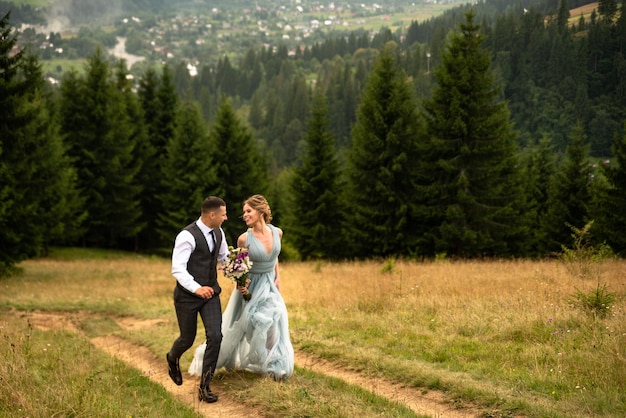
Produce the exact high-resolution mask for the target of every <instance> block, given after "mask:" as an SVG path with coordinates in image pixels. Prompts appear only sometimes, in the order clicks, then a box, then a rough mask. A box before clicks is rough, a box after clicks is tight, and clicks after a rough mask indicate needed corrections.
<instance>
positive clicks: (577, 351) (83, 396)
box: [0, 249, 626, 418]
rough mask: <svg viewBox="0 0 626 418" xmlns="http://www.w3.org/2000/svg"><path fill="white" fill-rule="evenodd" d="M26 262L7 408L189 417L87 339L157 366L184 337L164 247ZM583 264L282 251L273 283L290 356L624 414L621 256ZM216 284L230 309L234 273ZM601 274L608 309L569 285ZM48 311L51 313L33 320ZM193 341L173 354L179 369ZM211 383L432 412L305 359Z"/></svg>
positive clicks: (377, 409) (395, 411)
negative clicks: (280, 374)
mask: <svg viewBox="0 0 626 418" xmlns="http://www.w3.org/2000/svg"><path fill="white" fill-rule="evenodd" d="M19 267H20V268H21V270H22V272H21V274H19V275H17V276H15V277H10V278H2V279H0V286H1V287H2V292H0V337H1V338H2V339H3V341H5V343H3V344H0V358H2V359H3V361H2V362H0V377H1V378H0V416H29V417H50V416H76V417H78V416H81V417H83V416H84V417H87V416H89V417H92V416H93V417H100V416H102V417H104V416H120V417H121V416H142V417H148V416H150V417H151V416H154V417H157V416H169V417H195V416H197V415H195V414H193V413H192V412H191V411H190V409H189V405H188V404H186V403H185V402H183V401H181V400H176V398H175V397H174V396H173V395H171V392H170V391H171V388H172V386H174V385H173V384H172V383H171V381H167V380H166V381H165V382H164V383H163V385H160V384H157V383H155V382H153V381H152V380H149V379H148V378H147V377H146V376H144V375H142V374H141V373H140V372H139V371H138V370H134V369H133V368H131V367H129V366H125V365H123V364H121V363H120V362H118V361H116V360H115V358H112V357H110V356H108V355H106V354H105V353H104V352H102V351H101V350H99V349H97V348H96V347H94V346H93V345H92V343H90V342H93V341H94V340H98V339H103V338H107V337H111V338H115V339H116V341H127V342H129V343H131V344H133V346H135V347H143V349H144V350H146V351H148V352H149V353H151V354H150V355H151V356H152V357H153V358H155V359H157V360H156V363H155V364H156V365H155V367H156V368H157V369H159V370H161V371H163V370H164V369H163V368H164V367H165V365H164V353H165V352H166V351H167V349H168V348H169V346H170V345H171V343H172V340H173V339H174V338H175V337H176V335H177V327H176V319H175V315H174V312H173V306H172V289H173V286H174V281H173V280H174V279H173V278H172V277H171V274H170V268H171V263H170V261H169V260H168V259H167V258H154V257H140V256H136V255H132V254H124V253H113V252H107V251H86V250H84V249H62V250H60V249H53V250H52V252H51V256H50V257H48V258H43V259H36V260H28V261H24V262H22V263H20V265H19ZM578 267H580V266H579V265H577V264H576V263H573V264H571V265H568V264H567V263H566V262H561V261H559V260H546V261H530V260H515V261H499V260H485V261H456V262H448V261H436V262H405V261H399V260H386V261H384V260H379V261H362V262H344V263H329V262H323V261H320V262H309V263H302V262H298V263H288V262H284V263H281V292H282V293H283V295H284V298H285V302H286V304H287V308H288V311H289V326H290V331H291V339H292V342H293V345H294V349H295V350H296V353H297V356H298V353H299V354H300V355H302V356H312V357H313V358H317V359H324V360H326V361H329V362H330V363H332V364H333V365H334V366H335V367H336V368H337V369H340V370H350V371H352V372H353V373H358V374H359V375H361V376H363V377H364V378H368V379H382V380H384V381H385V382H391V384H393V385H396V386H397V387H398V388H405V389H407V390H411V391H412V393H414V394H415V396H416V397H419V396H420V394H421V395H424V396H425V395H426V394H429V393H431V392H436V393H438V394H439V396H440V399H441V400H442V402H444V403H445V405H446V406H447V407H448V408H450V407H453V408H456V409H457V410H458V411H459V412H460V413H462V415H460V416H464V417H469V416H471V417H494V418H496V417H498V418H510V417H529V418H530V417H533V418H544V417H551V418H583V417H584V418H587V417H591V416H593V417H606V418H618V417H620V418H621V417H624V416H626V386H625V384H626V383H625V382H626V360H625V359H626V304H625V303H626V288H625V285H624V271H625V269H626V261H624V260H607V261H606V262H605V263H604V264H602V265H597V266H596V265H594V266H591V265H585V267H592V271H593V272H594V273H593V275H590V274H589V275H588V276H587V277H586V278H584V279H581V278H580V276H579V275H577V274H574V273H575V271H573V270H571V269H570V268H574V269H576V268H578ZM220 281H221V284H222V288H223V289H224V291H223V293H222V295H221V296H220V299H221V300H222V306H223V307H225V306H226V302H227V300H228V297H229V295H230V292H231V291H232V289H233V284H232V283H230V282H228V281H227V280H225V279H223V278H221V277H220ZM599 283H600V284H606V285H607V289H608V290H609V291H610V292H613V293H614V295H615V302H614V303H611V304H610V306H609V308H608V310H607V312H606V315H599V314H600V313H602V312H600V311H598V310H597V309H595V310H591V311H589V310H588V309H587V308H589V306H587V307H585V306H581V305H580V304H579V303H577V302H576V299H575V298H573V296H572V295H574V294H575V293H576V291H577V290H578V291H582V292H585V294H587V295H591V294H593V292H594V290H595V289H596V286H597V285H598V284H599ZM580 301H581V300H580V299H579V300H578V302H580ZM596 308H597V306H596ZM602 309H603V310H604V309H605V308H604V307H603V308H602ZM42 317H44V318H48V320H47V321H41V319H40V320H39V322H37V321H36V319H37V318H42ZM124 323H127V324H131V325H134V326H131V327H125V326H123V324H124ZM142 323H143V324H151V325H150V326H144V327H140V326H139V324H142ZM64 324H65V326H63V325H64ZM70 325H71V326H70ZM201 341H202V336H201V333H200V334H199V335H198V337H197V343H198V344H199V343H200V342H201ZM192 351H193V350H190V352H188V353H186V354H185V355H184V356H183V358H182V359H181V366H182V367H183V369H184V370H186V368H187V367H188V366H189V364H190V362H191V357H192V355H193V352H192ZM166 379H167V377H166ZM382 380H381V381H382ZM187 384H188V387H189V388H191V386H192V382H188V383H187ZM212 387H213V389H214V390H215V391H216V393H220V394H222V395H223V396H224V398H226V399H230V400H233V401H235V402H236V403H237V404H239V405H241V406H243V407H245V408H248V409H249V410H250V415H257V416H268V417H270V416H272V417H274V416H276V417H277V416H280V417H328V418H335V417H346V418H348V417H357V416H360V417H374V416H376V417H416V416H425V415H418V414H416V413H414V412H413V411H412V410H410V409H409V408H408V402H407V401H396V402H391V401H389V399H387V398H385V397H381V396H377V395H375V394H374V393H373V392H372V391H371V389H368V387H365V386H358V387H357V386H354V385H353V384H347V383H346V382H344V381H342V380H340V379H336V378H330V377H329V375H326V374H323V373H322V374H320V373H318V372H314V371H313V370H311V368H310V367H307V364H306V363H304V364H303V363H300V364H299V365H298V364H297V367H296V370H295V372H294V375H293V376H292V377H291V378H290V379H289V380H288V381H286V382H282V383H277V382H274V381H273V380H272V379H267V378H263V377H260V376H256V375H254V374H252V373H243V372H224V374H223V375H222V374H220V378H219V379H217V380H216V381H215V382H214V385H212ZM166 390H167V391H166ZM191 399H192V400H193V398H191ZM196 402H197V401H196ZM216 405H218V407H219V405H220V403H219V402H218V403H217V404H216ZM218 411H219V410H218ZM222 416H224V415H222ZM439 416H442V415H439ZM443 416H447V415H446V414H443Z"/></svg>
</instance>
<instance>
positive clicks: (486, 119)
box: [424, 10, 524, 257]
mask: <svg viewBox="0 0 626 418" xmlns="http://www.w3.org/2000/svg"><path fill="white" fill-rule="evenodd" d="M465 18H466V20H465V22H464V23H462V24H460V25H459V30H458V31H456V32H454V33H453V34H452V35H451V37H450V39H449V41H448V42H447V45H446V47H445V49H444V50H443V52H442V56H441V64H440V65H439V66H438V67H437V68H436V69H435V71H434V75H435V78H436V79H437V86H436V87H435V89H434V90H433V94H432V98H431V99H428V100H425V101H424V108H425V112H426V117H427V125H428V132H429V137H430V146H429V149H428V152H427V154H426V156H427V157H426V158H427V160H428V172H429V175H430V176H431V180H430V185H429V187H428V188H427V190H426V191H425V195H426V196H427V197H428V199H429V206H430V207H431V211H430V216H429V218H430V219H428V221H427V222H428V224H429V226H430V228H431V229H430V231H429V234H428V236H430V237H431V239H432V244H433V245H434V247H433V249H434V250H435V251H436V252H438V253H439V252H444V253H447V254H448V255H451V256H458V257H478V256H483V255H494V256H496V255H497V256H504V255H509V254H512V253H516V252H517V251H518V248H517V247H518V246H519V245H521V244H522V243H523V239H524V238H523V236H522V233H523V232H524V231H523V227H522V224H520V219H519V216H518V215H519V213H520V207H521V206H522V202H523V197H522V193H521V191H522V190H521V186H520V184H519V182H520V179H521V177H520V176H519V174H518V171H517V170H518V167H517V160H516V147H515V143H514V140H515V132H514V130H513V127H512V124H511V122H510V121H509V111H508V109H507V105H506V103H505V102H504V101H503V100H502V99H501V97H500V91H501V87H500V86H499V85H498V84H497V83H496V81H495V78H494V75H493V73H492V71H491V59H490V56H489V52H488V51H486V50H484V49H483V48H482V43H483V41H484V36H483V35H482V34H481V33H480V26H479V25H477V24H475V23H474V12H473V11H472V10H470V11H468V12H467V13H466V14H465Z"/></svg>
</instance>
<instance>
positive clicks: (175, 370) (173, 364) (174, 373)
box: [165, 353, 183, 386]
mask: <svg viewBox="0 0 626 418" xmlns="http://www.w3.org/2000/svg"><path fill="white" fill-rule="evenodd" d="M165 359H166V360H167V371H168V373H169V374H170V377H171V378H172V381H173V382H174V383H176V384H177V385H178V386H180V385H182V384H183V375H182V373H181V372H180V366H179V365H178V359H176V360H172V359H170V353H167V354H166V355H165Z"/></svg>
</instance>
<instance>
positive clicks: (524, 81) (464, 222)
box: [0, 1, 626, 269]
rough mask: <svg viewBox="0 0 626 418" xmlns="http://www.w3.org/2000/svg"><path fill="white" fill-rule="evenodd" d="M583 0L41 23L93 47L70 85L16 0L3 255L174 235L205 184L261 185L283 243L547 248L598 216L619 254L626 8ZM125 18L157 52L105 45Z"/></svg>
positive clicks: (374, 248) (404, 252)
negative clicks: (406, 12)
mask: <svg viewBox="0 0 626 418" xmlns="http://www.w3.org/2000/svg"><path fill="white" fill-rule="evenodd" d="M157 3H158V2H153V3H151V5H149V7H154V8H157V9H158V8H159V7H161V6H160V5H159V4H157ZM572 3H573V2H567V1H560V2H559V3H558V4H557V3H555V2H554V1H552V2H547V3H546V2H539V1H537V2H533V1H527V2H513V3H511V2H505V1H486V2H482V3H478V4H476V5H473V6H471V7H470V6H469V5H465V6H460V7H452V8H449V9H448V10H447V11H444V12H442V13H441V14H440V15H439V16H437V17H432V18H429V19H426V20H422V21H416V20H415V21H412V22H408V23H407V24H406V25H398V26H395V27H394V28H393V30H392V26H393V25H392V23H393V22H390V25H389V26H384V25H383V26H382V27H380V28H379V29H378V30H373V29H367V30H366V29H364V28H361V29H355V28H350V26H344V25H336V26H334V27H332V30H328V29H327V30H325V31H321V30H320V31H312V32H311V35H310V36H307V37H304V36H300V37H299V34H300V35H302V34H304V33H305V29H304V28H300V29H294V28H293V27H292V28H291V29H292V32H289V33H285V30H286V28H285V25H287V24H289V23H290V22H288V21H286V20H285V18H284V15H281V14H278V13H277V12H276V9H271V10H274V12H268V11H267V10H265V12H264V13H266V14H260V13H263V10H256V11H250V13H251V14H250V17H249V18H245V19H242V20H248V19H254V21H255V22H257V23H258V22H263V21H265V22H266V23H267V24H268V26H270V27H272V28H273V29H272V30H270V29H268V31H267V32H263V33H261V34H259V33H258V32H257V33H256V36H248V37H247V38H246V37H245V36H244V35H243V34H244V33H245V31H243V30H240V31H238V32H233V28H232V24H231V21H230V20H229V19H230V18H229V17H228V16H230V12H227V11H223V12H218V13H217V15H216V14H213V15H207V17H206V19H208V20H202V19H204V17H202V16H196V20H193V19H192V20H189V19H187V18H185V17H184V16H179V17H176V18H172V17H168V18H167V19H162V20H161V19H159V18H152V19H145V20H144V19H143V17H142V18H137V19H136V20H133V19H127V20H118V22H117V23H116V24H115V26H114V28H115V29H114V30H113V31H110V30H109V31H107V30H106V29H104V28H102V29H99V28H96V27H92V28H89V29H88V28H83V29H81V31H82V33H81V35H80V36H78V37H72V38H64V36H63V34H61V33H60V32H59V33H51V34H49V35H48V37H47V38H46V39H44V41H45V42H48V43H50V44H53V45H54V47H55V48H57V49H58V48H62V49H63V52H62V53H64V54H66V53H70V52H71V51H73V52H71V53H73V54H75V55H76V56H77V57H80V56H82V55H86V57H87V59H88V61H87V65H86V66H85V67H84V69H81V70H80V71H66V72H63V73H62V75H61V77H60V79H58V80H56V81H58V84H50V83H46V82H45V80H46V78H49V77H52V76H54V74H44V71H43V70H42V66H41V63H42V62H43V61H45V60H46V59H50V58H51V57H50V56H46V54H51V52H50V51H53V50H50V51H48V52H46V48H41V47H39V48H38V49H36V50H35V49H30V48H28V47H27V46H28V45H34V46H38V45H39V46H40V45H41V42H42V39H41V38H40V36H41V35H39V34H37V33H35V32H34V31H25V32H24V33H22V32H19V31H17V30H16V29H15V27H14V26H13V23H12V17H11V16H8V15H5V14H4V13H2V15H3V16H4V17H3V18H2V27H1V29H2V31H3V33H4V36H3V37H2V40H1V42H0V43H1V48H0V53H1V54H2V56H3V59H2V60H0V62H2V64H1V65H2V66H3V68H2V74H3V77H4V82H3V84H2V85H1V86H0V87H1V88H2V89H3V91H2V92H0V93H2V95H1V97H2V99H1V100H2V107H3V109H7V112H5V113H4V114H3V116H2V118H4V119H5V120H4V121H3V123H2V125H1V126H2V127H3V128H2V129H3V132H0V134H1V138H2V139H1V140H0V141H2V142H1V148H0V150H1V151H2V154H1V157H2V166H1V167H0V176H2V179H3V181H2V184H3V186H2V187H3V191H2V193H1V194H0V196H2V201H1V205H2V206H1V207H0V226H1V227H2V228H1V229H2V231H3V232H2V233H1V234H3V239H2V246H3V247H5V248H3V249H2V253H3V254H4V255H3V259H4V260H3V262H4V263H5V269H8V268H9V267H10V266H11V265H13V263H14V262H15V261H16V260H19V259H20V258H22V257H28V256H31V255H35V254H38V253H41V252H42V251H45V248H46V246H47V245H51V244H54V245H77V244H80V245H89V246H103V247H115V248H125V249H132V250H136V251H148V250H150V251H155V250H158V249H164V251H167V250H168V248H169V246H170V245H171V239H172V237H173V236H174V234H175V232H176V230H177V229H178V228H180V227H182V226H184V224H185V222H187V221H189V220H191V219H193V218H194V217H195V215H196V213H197V212H198V207H199V203H200V200H201V199H202V196H206V195H209V194H218V195H220V196H223V197H224V198H225V199H226V201H227V202H228V203H229V211H230V212H231V213H232V214H233V215H234V214H237V213H238V211H239V210H240V207H239V206H240V202H241V201H242V200H243V199H244V198H245V197H247V195H249V194H252V193H259V192H260V193H265V194H267V195H268V197H269V198H270V202H271V203H272V207H273V209H274V212H275V215H276V216H275V222H276V223H278V224H279V225H281V226H283V227H284V228H285V229H286V231H288V233H286V236H285V244H286V246H285V252H284V254H285V256H286V257H294V258H295V257H302V258H353V257H359V258H362V257H365V258H367V257H372V256H382V257H387V256H406V257H433V256H435V255H439V256H441V255H442V254H445V255H447V256H450V257H453V256H455V257H481V256H496V257H511V256H515V257H530V256H532V257H543V256H549V255H551V254H554V252H557V251H559V250H560V249H561V245H563V244H568V243H569V242H570V240H571V233H572V230H571V228H572V227H574V228H582V227H584V226H585V225H587V224H589V223H592V225H593V227H592V229H591V230H592V231H593V234H592V237H593V241H592V242H593V243H596V244H597V243H601V242H606V243H607V244H609V245H610V246H611V247H612V248H613V250H614V251H615V252H617V253H619V254H623V252H624V250H625V249H626V243H625V242H624V240H623V238H622V235H623V234H622V233H621V232H620V231H624V230H625V229H626V220H625V219H624V218H623V215H621V214H623V213H626V210H624V209H625V207H624V206H625V205H626V203H625V202H624V197H623V196H626V193H625V190H624V188H626V184H624V183H623V179H624V178H626V176H624V173H623V169H624V167H626V166H625V165H624V164H625V163H624V162H623V158H624V155H625V154H624V152H625V148H624V147H625V145H626V139H625V131H624V119H625V115H624V109H626V107H625V106H624V105H625V104H626V103H625V100H626V88H625V86H626V84H625V83H626V70H625V69H626V65H625V61H624V46H625V45H626V15H625V14H624V13H621V11H622V8H623V5H620V4H617V3H615V2H611V1H603V2H601V3H600V4H599V7H598V10H597V11H594V12H593V13H591V14H590V15H589V16H586V17H583V16H580V19H578V20H576V19H574V23H572V18H573V17H574V16H571V15H570V12H569V10H570V8H574V7H577V6H580V4H578V3H576V4H572ZM129 4H130V3H129ZM146 7H148V6H146ZM285 7H286V6H285ZM388 7H390V8H391V7H396V8H397V7H400V6H398V5H394V4H391V6H388ZM144 10H146V9H144ZM224 10H226V9H224ZM389 10H390V11H391V9H389ZM285 13H286V12H285ZM320 13H321V12H320ZM244 15H245V14H244ZM336 15H337V16H342V14H341V13H337V14H336ZM281 16H283V17H282V19H283V21H282V23H281V24H282V27H280V31H279V30H278V29H279V26H276V23H277V20H276V18H277V17H281ZM263 18H266V19H265V20H264V19H263ZM172 19H173V20H172ZM344 19H345V20H346V21H347V19H348V18H347V17H344ZM217 21H219V22H221V24H220V26H219V27H217V26H214V25H215V23H216V22H217ZM278 21H280V19H278ZM120 22H121V23H120ZM166 22H169V23H167V24H166ZM257 23H255V24H257ZM329 26H332V22H331V24H330V25H329ZM212 28H217V29H212ZM307 30H308V29H307ZM307 33H308V32H307ZM225 34H228V35H225ZM280 34H282V35H280ZM259 35H260V36H259ZM116 36H123V37H125V38H126V40H127V46H130V47H131V49H132V52H133V53H135V54H138V55H142V56H144V57H145V60H144V61H142V62H141V63H139V64H136V65H135V66H133V67H132V68H127V66H126V65H125V62H124V61H118V60H116V59H115V58H113V57H111V56H108V55H107V53H106V48H107V47H110V46H111V45H110V44H111V43H113V44H114V43H115V42H116V40H115V38H116ZM51 37H53V38H54V39H53V42H52V41H51V40H50V38H51ZM25 38H26V39H25ZM81 40H82V41H81ZM79 41H80V42H82V43H79ZM234 45H238V46H234ZM231 46H232V48H231ZM157 47H158V48H157ZM20 48H24V49H23V50H22V51H21V52H17V51H20ZM226 49H228V50H229V52H228V53H226V52H225V50H226ZM5 58H6V59H5ZM409 121H410V122H409ZM44 128H45V129H44ZM320 141H323V143H324V144H325V145H324V147H323V148H319V147H318V144H319V142H320ZM30 150H36V152H32V151H30ZM316 153H323V155H325V158H324V159H323V160H320V159H319V158H317V155H316ZM43 155H45V156H47V158H44V157H43ZM329 161H335V162H334V163H333V164H331V165H329V164H328V162H329ZM51 173H55V174H54V175H52V174H51ZM35 178H36V179H38V180H37V182H34V179H35ZM321 178H324V179H326V180H324V181H318V180H319V179H321ZM34 184H37V189H36V190H37V192H35V189H33V187H34ZM42 190H45V191H46V193H43V192H42ZM48 193H50V195H48ZM303 202H306V204H303ZM42 208H46V209H47V210H46V211H45V212H44V213H41V210H42ZM38 214H39V215H40V216H38ZM35 218H37V219H39V220H38V222H36V223H35V224H33V221H32V220H33V219H35ZM331 218H332V219H331ZM301 224H306V225H309V227H308V228H302V227H301V226H300V225H301ZM326 224H332V225H333V227H332V228H326V227H324V225H326ZM243 227H244V226H243V224H242V223H241V221H238V220H237V218H236V216H232V217H231V220H230V221H229V222H228V223H227V225H226V224H225V228H226V230H227V233H228V235H229V237H234V236H235V235H236V234H237V233H238V232H240V231H241V230H242V229H243ZM289 232H292V234H291V235H290V234H289ZM309 240H315V241H316V242H322V243H324V242H328V243H329V245H327V246H321V247H320V246H314V245H311V243H310V242H305V241H309ZM331 243H332V244H331Z"/></svg>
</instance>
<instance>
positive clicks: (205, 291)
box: [196, 286, 214, 299]
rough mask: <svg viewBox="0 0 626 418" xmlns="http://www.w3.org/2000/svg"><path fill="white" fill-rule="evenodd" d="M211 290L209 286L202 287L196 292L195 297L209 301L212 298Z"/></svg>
mask: <svg viewBox="0 0 626 418" xmlns="http://www.w3.org/2000/svg"><path fill="white" fill-rule="evenodd" d="M213 292H214V290H213V288H212V287H210V286H202V287H199V288H198V290H196V295H198V296H200V297H201V298H203V299H210V298H212V297H213Z"/></svg>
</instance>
